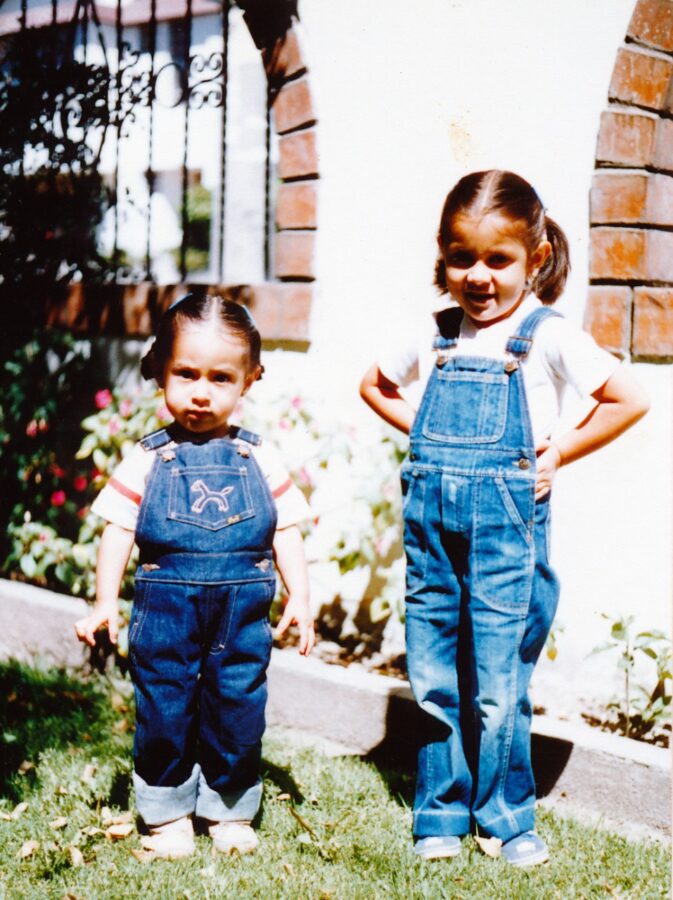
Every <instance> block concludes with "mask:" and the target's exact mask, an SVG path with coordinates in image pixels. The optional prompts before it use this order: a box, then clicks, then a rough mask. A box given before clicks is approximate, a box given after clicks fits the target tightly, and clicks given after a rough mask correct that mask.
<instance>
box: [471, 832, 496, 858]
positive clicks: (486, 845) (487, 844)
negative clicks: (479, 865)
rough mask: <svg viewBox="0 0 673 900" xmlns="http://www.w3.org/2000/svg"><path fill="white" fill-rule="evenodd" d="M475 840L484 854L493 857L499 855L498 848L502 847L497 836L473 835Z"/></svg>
mask: <svg viewBox="0 0 673 900" xmlns="http://www.w3.org/2000/svg"><path fill="white" fill-rule="evenodd" d="M474 839H475V841H476V842H477V844H478V845H479V848H480V849H481V850H482V851H483V852H484V853H485V854H486V856H491V857H493V859H496V857H498V856H500V850H501V848H502V841H501V840H500V838H497V837H490V838H487V837H479V836H478V835H475V837H474Z"/></svg>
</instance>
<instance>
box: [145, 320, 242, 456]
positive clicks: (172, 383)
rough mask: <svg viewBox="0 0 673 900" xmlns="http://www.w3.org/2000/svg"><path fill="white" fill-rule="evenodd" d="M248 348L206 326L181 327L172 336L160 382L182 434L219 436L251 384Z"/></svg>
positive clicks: (195, 324) (207, 437) (232, 336)
mask: <svg viewBox="0 0 673 900" xmlns="http://www.w3.org/2000/svg"><path fill="white" fill-rule="evenodd" d="M255 374H256V373H254V372H249V371H248V347H247V345H246V344H245V342H244V341H242V340H241V339H240V338H239V337H238V335H236V334H232V333H230V332H227V331H224V330H222V329H221V328H220V327H217V326H213V325H212V324H211V323H209V322H203V323H193V324H190V325H186V326H185V327H183V328H182V329H181V330H180V331H179V332H178V333H177V334H176V336H175V341H174V343H173V354H172V356H171V358H170V359H169V360H168V362H167V364H166V368H165V370H164V377H163V383H162V385H161V387H162V388H163V389H164V396H165V399H166V406H167V407H168V410H169V412H170V413H171V415H172V416H173V417H174V418H175V420H176V422H178V424H179V425H181V426H182V427H183V428H184V429H185V430H186V431H191V432H192V433H194V434H198V435H199V437H202V438H205V439H210V438H216V437H223V436H224V435H226V433H227V431H228V429H229V416H230V415H231V414H232V412H233V411H234V408H235V407H236V404H237V403H238V401H239V400H240V398H241V397H242V396H243V394H245V392H246V391H247V390H248V388H249V387H250V385H251V384H252V382H253V381H254V379H255Z"/></svg>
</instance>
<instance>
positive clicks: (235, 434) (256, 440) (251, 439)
mask: <svg viewBox="0 0 673 900" xmlns="http://www.w3.org/2000/svg"><path fill="white" fill-rule="evenodd" d="M229 437H230V438H231V439H232V441H245V443H246V444H252V446H253V447H259V445H260V444H261V443H262V438H261V437H260V436H259V435H258V434H255V432H254V431H248V430H247V429H246V428H241V427H240V426H238V425H232V426H231V428H230V430H229Z"/></svg>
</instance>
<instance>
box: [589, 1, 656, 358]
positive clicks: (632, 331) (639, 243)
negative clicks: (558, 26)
mask: <svg viewBox="0 0 673 900" xmlns="http://www.w3.org/2000/svg"><path fill="white" fill-rule="evenodd" d="M590 229H591V230H590V237H591V251H590V262H589V281H590V287H589V299H588V303H587V309H586V315H585V325H586V327H587V328H588V330H589V331H591V332H592V334H593V335H594V337H595V338H596V340H597V341H598V342H599V343H600V344H601V345H602V346H604V347H605V348H606V349H608V350H610V351H611V352H613V353H615V354H617V355H619V356H623V357H629V356H630V357H631V358H632V359H634V360H646V361H653V362H671V361H673V0H638V2H637V3H636V6H635V9H634V11H633V15H632V17H631V21H630V23H629V26H628V29H627V33H626V37H625V41H624V44H623V45H622V46H621V47H620V48H619V50H618V51H617V59H616V62H615V66H614V70H613V73H612V80H611V82H610V88H609V92H608V107H607V110H606V111H605V112H604V113H603V114H602V116H601V124H600V129H599V134H598V145H597V149H596V171H595V175H594V179H593V183H592V187H591V201H590Z"/></svg>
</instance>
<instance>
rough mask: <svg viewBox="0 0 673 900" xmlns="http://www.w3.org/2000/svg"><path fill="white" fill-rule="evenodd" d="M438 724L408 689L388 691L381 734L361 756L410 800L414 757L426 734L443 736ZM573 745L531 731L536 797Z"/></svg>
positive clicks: (394, 792)
mask: <svg viewBox="0 0 673 900" xmlns="http://www.w3.org/2000/svg"><path fill="white" fill-rule="evenodd" d="M441 732H442V727H441V726H440V725H439V723H436V721H435V720H433V719H432V718H431V717H430V716H429V715H427V713H424V712H423V710H422V709H420V707H418V706H417V705H416V704H415V703H413V702H412V701H411V700H410V698H409V694H408V691H407V690H406V689H404V688H400V689H399V690H398V691H397V692H395V691H393V692H392V693H391V694H390V695H389V699H388V709H387V713H386V724H385V737H384V738H383V740H382V741H381V742H380V743H379V744H378V745H377V746H376V747H373V748H372V749H371V750H370V751H369V753H367V755H366V756H365V759H366V760H367V761H369V762H372V763H373V764H374V765H375V766H376V768H377V769H379V771H380V773H381V776H382V777H383V778H384V779H385V781H386V783H387V784H388V787H389V790H390V794H391V796H392V797H395V798H396V799H398V801H401V802H403V803H404V804H412V803H413V791H414V776H415V770H416V759H417V754H418V750H419V747H420V746H421V743H422V741H423V740H424V739H425V738H427V737H430V738H431V737H432V736H433V735H434V736H435V737H436V738H438V739H439V738H440V737H445V732H446V730H445V729H444V734H442V733H441ZM572 750H573V745H572V743H570V742H569V741H564V740H559V739H557V738H550V737H547V736H545V735H539V734H533V736H532V758H533V772H534V774H535V784H536V788H537V796H538V797H547V796H548V795H549V794H550V793H551V792H552V790H553V789H554V787H555V785H556V783H557V782H558V780H559V779H560V777H561V775H562V774H563V772H564V770H565V768H566V766H567V764H568V761H569V759H570V755H571V753H572Z"/></svg>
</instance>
